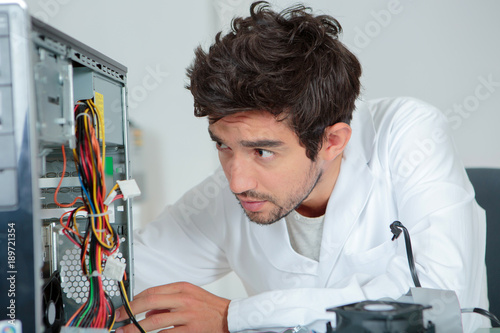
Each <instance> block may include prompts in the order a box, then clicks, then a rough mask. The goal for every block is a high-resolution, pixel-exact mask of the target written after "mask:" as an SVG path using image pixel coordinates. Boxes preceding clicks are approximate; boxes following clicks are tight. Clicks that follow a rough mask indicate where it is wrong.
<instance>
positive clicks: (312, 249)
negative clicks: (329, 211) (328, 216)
mask: <svg viewBox="0 0 500 333" xmlns="http://www.w3.org/2000/svg"><path fill="white" fill-rule="evenodd" d="M285 221H286V226H287V229H288V236H289V237H290V244H291V245H292V248H293V249H294V250H295V252H297V253H298V254H301V255H303V256H305V257H307V258H309V259H312V260H314V261H319V253H320V248H321V238H322V236H323V223H324V221H325V216H324V215H322V216H319V217H306V216H303V215H300V214H299V213H297V211H296V210H293V211H291V212H290V214H288V216H286V217H285Z"/></svg>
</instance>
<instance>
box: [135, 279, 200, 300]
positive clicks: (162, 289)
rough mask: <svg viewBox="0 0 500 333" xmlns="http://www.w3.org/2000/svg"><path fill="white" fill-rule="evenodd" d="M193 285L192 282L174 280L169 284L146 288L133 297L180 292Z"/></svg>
mask: <svg viewBox="0 0 500 333" xmlns="http://www.w3.org/2000/svg"><path fill="white" fill-rule="evenodd" d="M191 287H193V285H192V284H190V283H188V282H175V283H170V284H164V285H161V286H156V287H151V288H148V289H146V290H144V291H142V292H140V293H139V294H137V295H135V296H134V299H137V298H141V297H144V296H147V295H155V294H176V293H180V292H182V291H184V290H186V289H189V288H191Z"/></svg>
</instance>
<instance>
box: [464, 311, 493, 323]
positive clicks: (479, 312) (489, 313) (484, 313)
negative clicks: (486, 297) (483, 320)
mask: <svg viewBox="0 0 500 333" xmlns="http://www.w3.org/2000/svg"><path fill="white" fill-rule="evenodd" d="M462 313H478V314H480V315H483V316H485V317H488V318H489V319H490V320H491V321H493V322H494V323H495V324H497V325H500V320H499V319H498V318H497V316H495V315H494V314H493V313H491V312H489V311H486V310H485V309H481V308H473V309H462Z"/></svg>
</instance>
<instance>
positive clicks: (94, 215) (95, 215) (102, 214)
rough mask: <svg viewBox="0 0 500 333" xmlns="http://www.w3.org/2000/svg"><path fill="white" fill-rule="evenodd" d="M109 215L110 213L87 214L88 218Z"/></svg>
mask: <svg viewBox="0 0 500 333" xmlns="http://www.w3.org/2000/svg"><path fill="white" fill-rule="evenodd" d="M109 214H111V213H110V211H109V210H108V211H106V212H104V213H100V214H87V216H90V217H101V216H106V215H109Z"/></svg>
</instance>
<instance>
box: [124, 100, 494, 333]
mask: <svg viewBox="0 0 500 333" xmlns="http://www.w3.org/2000/svg"><path fill="white" fill-rule="evenodd" d="M351 125H352V130H353V135H352V138H351V140H350V142H349V144H348V146H347V148H346V150H345V153H344V157H343V161H342V165H341V170H340V175H339V178H338V180H337V183H336V185H335V189H334V190H333V192H332V195H331V197H330V200H329V202H328V207H327V210H326V215H325V224H324V230H323V240H322V243H321V250H320V258H319V262H316V261H314V260H311V259H309V258H306V257H304V256H301V255H299V254H297V253H296V252H295V251H294V250H293V249H292V247H291V245H290V240H289V236H288V232H287V230H286V223H285V222H284V220H282V221H279V222H277V223H275V224H272V225H269V226H260V225H257V224H255V223H252V222H249V221H248V219H247V217H246V216H245V214H244V213H243V211H242V209H241V207H240V206H239V204H238V202H237V200H236V199H235V197H234V195H233V194H232V193H231V191H230V190H229V187H228V183H227V181H226V180H225V177H224V174H223V172H222V171H221V170H220V169H219V170H217V171H216V172H215V173H214V175H213V176H211V177H209V178H207V179H206V180H205V181H204V182H202V183H201V184H199V185H198V186H196V187H195V188H194V189H192V190H191V191H189V192H188V193H186V194H185V195H184V196H183V197H182V198H181V199H180V200H179V201H178V202H177V203H176V204H174V205H172V206H170V207H167V208H166V210H165V211H164V212H163V213H162V214H161V216H160V217H159V218H158V219H157V220H156V221H154V222H151V223H150V224H148V225H147V226H146V227H145V228H143V229H142V230H139V231H138V232H136V234H135V240H134V241H135V246H134V251H135V278H136V287H137V288H136V291H141V290H143V289H145V288H147V287H150V286H154V285H161V284H166V283H170V282H174V281H188V282H191V283H194V284H197V285H204V284H207V283H210V282H212V281H214V280H216V279H217V278H220V277H222V276H223V275H225V274H226V273H228V272H230V271H231V270H234V271H235V272H236V274H237V275H238V276H239V277H240V278H241V279H242V281H243V284H244V286H245V288H246V290H247V292H248V294H249V295H250V297H248V298H245V299H237V300H232V301H231V303H230V306H229V314H228V324H229V329H230V331H231V332H234V331H240V330H244V329H250V328H264V327H293V326H295V325H298V324H301V325H309V324H310V323H312V322H314V321H317V320H331V319H334V317H335V315H334V314H333V313H326V312H325V309H326V308H328V307H333V306H338V305H343V304H347V303H352V302H357V301H361V300H365V299H372V300H374V299H380V298H383V297H390V298H394V299H397V298H399V297H400V296H401V295H403V294H404V293H406V292H407V291H408V290H409V288H410V287H412V286H413V282H412V278H411V275H410V270H409V267H408V261H407V258H406V249H405V245H404V237H403V235H401V237H400V238H399V239H397V240H396V241H391V237H392V233H391V231H390V228H389V225H390V224H391V223H392V222H393V221H395V220H399V221H401V222H402V223H403V224H404V225H405V226H406V227H407V228H408V229H409V231H410V234H411V241H412V245H413V251H414V255H415V260H416V265H417V270H418V275H419V278H420V282H421V284H422V286H423V287H429V288H441V289H452V290H455V291H456V293H457V295H458V298H459V301H460V305H461V307H462V308H470V307H483V308H487V307H488V300H487V293H486V271H485V264H484V252H485V233H486V226H485V214H484V211H483V210H482V209H481V208H480V207H479V206H478V205H477V203H476V202H475V200H474V192H473V188H472V186H471V184H470V182H469V180H468V178H467V175H466V173H465V171H464V168H463V165H462V163H461V162H460V160H459V158H458V156H457V153H456V150H455V147H454V144H453V142H452V140H451V134H450V130H449V126H448V123H447V120H446V118H445V117H444V116H443V115H442V114H441V113H440V112H439V111H438V110H437V109H435V108H433V107H431V106H429V105H427V104H425V103H423V102H421V101H418V100H414V99H408V98H396V99H381V100H376V101H372V102H361V103H359V104H358V108H357V110H356V111H355V113H354V118H353V121H352V124H351ZM463 320H464V331H465V332H471V331H473V330H474V329H475V328H477V327H479V326H481V325H482V326H484V325H487V321H485V320H484V319H483V318H482V317H481V316H479V315H471V314H470V315H467V316H464V318H463ZM314 327H315V329H317V330H318V331H324V330H325V326H324V323H320V324H318V323H317V324H316V325H315V326H314Z"/></svg>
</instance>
